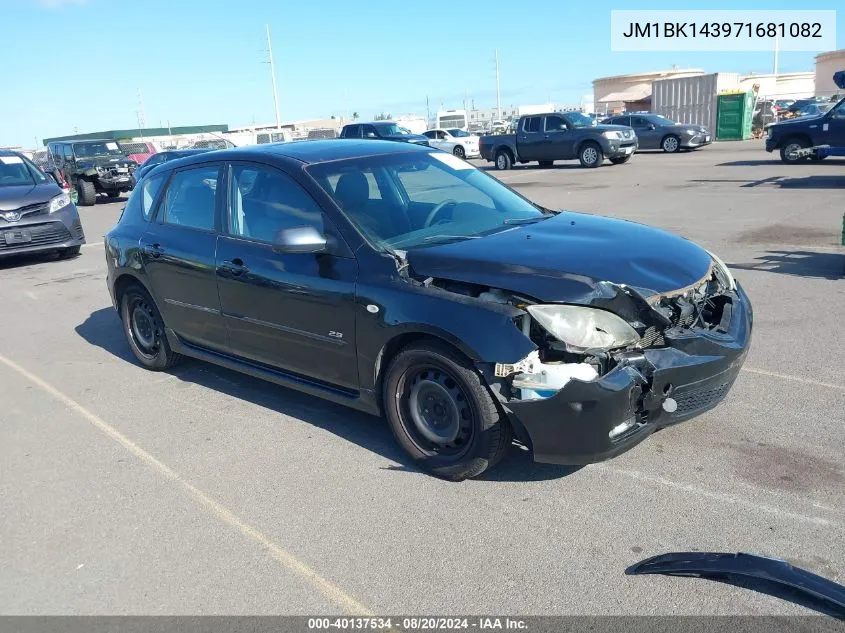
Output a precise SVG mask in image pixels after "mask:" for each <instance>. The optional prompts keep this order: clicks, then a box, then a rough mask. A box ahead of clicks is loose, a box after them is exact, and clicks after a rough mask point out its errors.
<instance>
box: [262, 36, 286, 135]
mask: <svg viewBox="0 0 845 633" xmlns="http://www.w3.org/2000/svg"><path fill="white" fill-rule="evenodd" d="M264 26H265V28H266V29H267V53H268V55H269V56H270V77H271V78H272V80H273V107H274V108H275V110H276V129H277V130H278V129H281V127H282V121H281V119H280V118H279V95H278V93H277V92H276V65H275V64H274V63H273V44H272V43H271V42H270V25H269V24H265V25H264Z"/></svg>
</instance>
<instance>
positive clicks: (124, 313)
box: [120, 285, 181, 371]
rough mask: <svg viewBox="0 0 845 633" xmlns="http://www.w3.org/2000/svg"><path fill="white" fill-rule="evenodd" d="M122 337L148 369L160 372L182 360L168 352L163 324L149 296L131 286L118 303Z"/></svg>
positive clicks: (177, 355)
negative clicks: (121, 320)
mask: <svg viewBox="0 0 845 633" xmlns="http://www.w3.org/2000/svg"><path fill="white" fill-rule="evenodd" d="M120 315H121V318H122V319H123V333H124V334H125V335H126V340H127V341H128V343H129V347H130V349H131V350H132V353H133V354H134V355H135V358H137V359H138V361H139V362H140V363H141V364H142V365H143V366H144V367H146V368H147V369H151V370H153V371H162V370H165V369H169V368H170V367H172V366H173V365H175V364H176V363H177V362H178V361H179V359H180V358H181V357H180V356H179V354H177V353H176V352H174V351H173V350H172V349H170V345H169V344H168V342H167V336H165V333H164V321H163V320H162V318H161V314H160V313H159V311H158V307H157V306H156V304H155V302H154V301H153V299H152V297H150V295H149V293H147V291H146V290H144V289H143V288H142V287H141V286H139V285H132V286H130V287H129V288H127V289H126V291H125V292H124V293H123V297H121V300H120Z"/></svg>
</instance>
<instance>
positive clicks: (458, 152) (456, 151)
mask: <svg viewBox="0 0 845 633" xmlns="http://www.w3.org/2000/svg"><path fill="white" fill-rule="evenodd" d="M452 153H453V154H454V155H455V156H457V157H458V158H463V159H465V158H466V157H467V155H466V152H464V148H463V147H461V146H460V145H456V146H455V149H453V150H452Z"/></svg>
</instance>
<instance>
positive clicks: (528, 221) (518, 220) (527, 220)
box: [502, 215, 549, 224]
mask: <svg viewBox="0 0 845 633" xmlns="http://www.w3.org/2000/svg"><path fill="white" fill-rule="evenodd" d="M547 219H549V216H548V215H538V216H536V217H533V218H505V220H504V222H502V224H534V223H535V222H541V221H542V220H547Z"/></svg>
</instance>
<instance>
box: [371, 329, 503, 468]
mask: <svg viewBox="0 0 845 633" xmlns="http://www.w3.org/2000/svg"><path fill="white" fill-rule="evenodd" d="M383 403H384V410H385V414H386V417H387V420H388V422H389V423H390V427H391V430H392V431H393V434H394V436H395V437H396V440H397V441H398V442H399V444H400V445H401V446H402V448H403V449H404V450H405V451H406V452H407V453H408V454H409V455H410V456H411V458H412V459H413V460H414V461H415V462H416V463H417V464H418V465H419V466H420V467H421V468H423V469H425V470H427V471H429V472H431V473H432V474H434V475H437V476H438V477H442V478H444V479H449V480H452V481H460V480H463V479H466V478H468V477H475V476H477V475H480V474H481V473H482V472H484V471H485V470H487V469H488V468H490V467H491V466H493V465H494V464H496V463H497V462H498V461H499V460H500V459H501V458H502V457H503V456H504V455H505V454H506V452H507V449H508V447H509V446H510V443H511V437H512V433H511V427H510V424H509V422H508V421H507V419H506V418H505V417H504V415H502V414H501V412H500V410H499V408H498V407H497V405H496V403H495V402H494V401H493V398H492V396H491V394H490V392H489V390H488V389H487V386H486V385H485V384H484V382H483V380H482V378H481V376H480V375H479V374H478V373H477V372H476V371H475V369H474V368H473V366H472V364H471V363H470V362H469V361H468V360H467V359H466V358H464V357H463V356H462V355H461V354H460V353H459V352H457V351H456V350H454V349H452V348H450V347H449V346H448V345H446V344H444V343H441V342H439V341H426V342H421V343H415V344H412V345H410V346H408V347H406V348H404V349H403V350H401V351H400V352H399V353H398V354H397V355H396V357H395V358H394V359H393V361H392V362H391V363H390V365H389V367H388V368H387V371H386V374H385V379H384V382H383Z"/></svg>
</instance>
